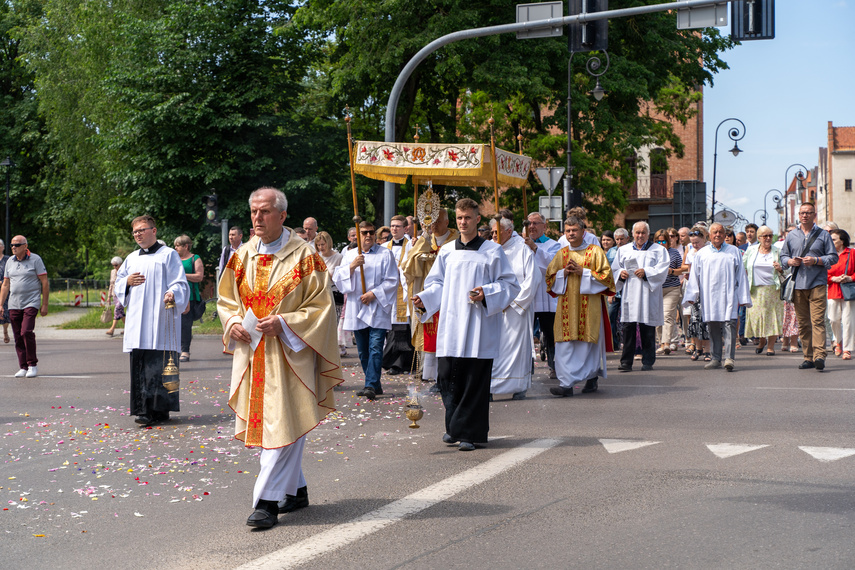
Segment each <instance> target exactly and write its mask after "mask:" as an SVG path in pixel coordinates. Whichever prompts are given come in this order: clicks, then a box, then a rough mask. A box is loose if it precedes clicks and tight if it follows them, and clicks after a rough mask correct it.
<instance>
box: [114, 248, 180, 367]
mask: <svg viewBox="0 0 855 570" xmlns="http://www.w3.org/2000/svg"><path fill="white" fill-rule="evenodd" d="M141 251H142V250H139V249H138V250H136V251H134V252H133V253H131V254H130V255H129V256H128V257H127V258H125V261H124V263H122V266H121V267H120V268H119V271H118V273H117V274H116V285H115V287H114V292H115V294H116V298H117V299H118V300H119V302H120V303H121V304H122V306H123V307H125V335H124V341H123V344H122V349H123V351H124V352H131V351H132V350H134V349H144V350H171V351H174V352H178V351H179V350H181V313H183V312H184V309H185V308H187V302H188V301H189V299H190V287H189V286H188V285H187V274H186V273H184V266H183V265H182V264H181V258H180V257H179V256H178V252H177V251H175V250H174V249H172V248H171V247H167V246H165V245H161V246H160V247H159V248H158V249H157V251H155V252H153V253H148V254H145V253H144V254H143V255H140V252H141ZM134 273H140V274H141V275H142V276H143V277H145V282H144V283H142V284H141V285H135V286H133V287H128V277H129V276H130V275H132V274H134ZM167 291H171V292H172V294H173V295H174V296H175V308H174V309H168V310H167V309H166V308H165V305H164V303H163V296H164V295H165V294H166V292H167Z"/></svg>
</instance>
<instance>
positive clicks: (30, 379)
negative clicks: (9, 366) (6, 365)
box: [3, 374, 93, 382]
mask: <svg viewBox="0 0 855 570" xmlns="http://www.w3.org/2000/svg"><path fill="white" fill-rule="evenodd" d="M3 378H15V376H14V375H13V374H6V375H4V376H3ZM45 378H53V379H60V380H85V379H87V378H93V376H47V375H45V374H39V375H38V376H36V377H35V378H15V380H24V381H25V382H32V381H33V380H40V379H45Z"/></svg>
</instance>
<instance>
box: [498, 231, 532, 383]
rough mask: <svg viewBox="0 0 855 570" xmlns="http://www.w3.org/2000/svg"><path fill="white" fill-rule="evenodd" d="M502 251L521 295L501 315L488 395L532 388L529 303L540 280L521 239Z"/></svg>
mask: <svg viewBox="0 0 855 570" xmlns="http://www.w3.org/2000/svg"><path fill="white" fill-rule="evenodd" d="M502 249H503V250H504V252H505V255H506V256H507V258H508V261H509V262H510V264H511V268H513V271H514V275H516V278H517V282H518V283H519V285H520V292H519V294H518V295H517V296H516V298H515V299H514V300H513V301H512V302H511V303H510V306H508V307H507V308H506V309H505V310H504V311H503V312H502V328H501V331H500V332H499V334H500V338H499V342H500V344H499V346H500V348H499V356H498V357H496V358H494V359H493V374H492V379H491V381H490V392H491V393H493V394H513V393H515V392H522V391H524V390H528V389H529V387H530V386H531V355H532V352H533V351H534V340H533V338H532V335H533V333H532V327H533V326H534V311H533V310H532V309H533V307H532V303H533V301H534V296H535V293H536V292H537V287H538V285H539V283H540V281H542V280H543V277H542V273H541V271H540V269H538V268H537V265H536V264H535V262H534V253H533V252H532V251H531V249H530V248H529V247H528V246H527V245H526V243H525V240H524V239H523V238H522V237H520V236H513V237H511V238H510V239H509V240H508V241H506V242H505V243H503V244H502ZM544 284H545V282H544Z"/></svg>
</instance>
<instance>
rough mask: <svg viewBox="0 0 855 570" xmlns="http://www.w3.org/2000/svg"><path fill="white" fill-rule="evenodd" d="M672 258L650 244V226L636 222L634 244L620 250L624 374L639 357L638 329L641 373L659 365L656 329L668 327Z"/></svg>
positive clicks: (616, 268)
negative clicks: (665, 298)
mask: <svg viewBox="0 0 855 570" xmlns="http://www.w3.org/2000/svg"><path fill="white" fill-rule="evenodd" d="M670 263H671V258H670V257H669V256H668V250H667V249H665V248H664V247H662V246H661V245H659V244H658V243H651V242H650V226H648V225H647V222H636V223H635V224H634V225H633V226H632V242H630V243H628V244H626V245H623V246H621V247H619V248H618V250H617V253H616V254H615V258H614V261H612V273H613V274H614V276H615V278H616V279H615V287H616V288H617V291H618V292H621V291H622V293H621V298H622V301H621V302H622V304H623V307H622V309H621V318H620V320H621V326H622V327H623V338H624V339H628V340H625V341H624V343H623V353H622V354H621V358H620V367H619V368H618V370H620V371H621V372H629V371H630V370H632V359H633V357H634V356H635V328H636V325H637V326H638V329H639V331H640V333H641V369H642V370H652V369H653V363H654V362H655V361H656V327H658V326H662V325H663V324H664V323H665V312H664V309H663V307H662V284H663V283H665V278H666V277H668V266H669V264H670Z"/></svg>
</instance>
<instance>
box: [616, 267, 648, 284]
mask: <svg viewBox="0 0 855 570" xmlns="http://www.w3.org/2000/svg"><path fill="white" fill-rule="evenodd" d="M633 275H635V276H636V277H638V278H639V279H644V276H645V275H646V273H645V272H644V268H643V267H639V268H638V269H636V270H635V271H633ZM627 277H629V272H627V270H626V269H621V270H620V278H621V279H623V280H624V281H626V278H627Z"/></svg>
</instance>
